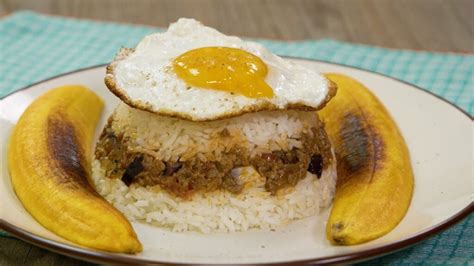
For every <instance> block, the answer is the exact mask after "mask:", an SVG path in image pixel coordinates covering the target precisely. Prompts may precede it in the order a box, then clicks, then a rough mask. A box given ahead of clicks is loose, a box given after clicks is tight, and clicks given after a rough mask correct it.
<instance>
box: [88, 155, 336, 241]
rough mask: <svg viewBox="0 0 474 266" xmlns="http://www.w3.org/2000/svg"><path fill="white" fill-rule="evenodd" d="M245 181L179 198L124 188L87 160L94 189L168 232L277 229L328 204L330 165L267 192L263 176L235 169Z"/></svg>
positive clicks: (331, 187) (331, 182)
mask: <svg viewBox="0 0 474 266" xmlns="http://www.w3.org/2000/svg"><path fill="white" fill-rule="evenodd" d="M238 171H239V172H240V173H237V174H240V175H241V176H242V177H243V179H245V180H246V181H247V183H246V184H247V186H246V188H245V189H244V191H243V192H242V193H240V194H237V195H235V194H232V193H230V192H227V191H225V190H218V191H215V192H211V193H197V194H195V195H194V196H193V198H192V200H183V199H181V198H178V197H175V196H172V195H170V194H169V193H168V192H166V191H164V190H162V189H160V188H159V187H158V186H154V187H140V186H135V185H131V186H130V187H127V186H126V185H125V184H124V183H123V182H122V181H121V180H120V179H110V178H106V177H105V176H104V171H103V170H102V168H101V166H100V163H99V162H98V161H97V160H95V161H94V162H93V181H94V183H95V187H96V190H97V192H99V194H101V195H102V196H103V197H104V198H105V199H106V200H107V201H108V202H110V203H111V204H112V205H114V206H115V207H116V208H117V209H118V210H119V211H121V212H122V213H123V214H124V215H125V216H126V217H127V218H128V219H129V220H130V221H139V222H145V223H149V224H152V225H156V226H159V227H165V228H169V229H170V230H172V231H174V232H184V231H198V232H202V233H211V232H237V231H245V230H248V229H250V228H258V229H264V230H269V229H277V228H279V227H281V226H284V225H286V224H288V223H289V222H291V221H292V220H296V219H302V218H305V217H309V216H312V215H315V214H318V213H319V211H320V210H321V209H323V208H326V207H328V206H329V205H330V204H331V202H332V199H333V196H334V192H335V186H336V168H335V164H333V165H331V166H330V167H328V168H326V170H325V171H323V173H322V176H321V178H319V179H318V178H317V177H316V176H315V175H313V174H311V173H309V172H308V174H307V177H306V178H305V179H303V180H301V181H300V182H299V183H298V184H297V185H296V186H295V187H294V188H288V189H284V190H282V191H279V193H278V194H277V195H271V193H270V192H267V191H266V190H265V188H264V184H265V180H264V178H262V177H261V176H260V175H259V174H258V173H257V172H256V171H254V170H253V168H252V167H246V168H242V169H238Z"/></svg>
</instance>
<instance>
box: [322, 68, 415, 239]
mask: <svg viewBox="0 0 474 266" xmlns="http://www.w3.org/2000/svg"><path fill="white" fill-rule="evenodd" d="M327 77H328V79H330V80H331V81H333V82H335V83H336V84H337V87H338V92H337V95H336V97H334V98H333V99H332V100H331V102H329V104H328V105H327V106H326V107H325V108H324V109H323V110H321V111H320V112H319V114H320V115H321V117H322V119H323V121H324V122H325V126H326V131H327V133H328V135H329V138H330V140H331V141H332V143H333V146H334V149H335V152H336V156H337V159H338V163H337V164H338V180H337V186H336V195H335V198H334V203H333V207H332V210H331V214H330V217H329V221H328V223H327V227H326V235H327V238H328V239H329V241H330V242H331V243H332V244H336V245H354V244H359V243H363V242H367V241H370V240H373V239H375V238H378V237H381V236H383V235H385V234H387V233H388V232H390V231H391V230H392V229H393V228H395V226H396V225H397V224H398V223H399V222H400V221H401V219H402V218H403V217H404V216H405V213H406V211H407V209H408V206H409V205H410V201H411V197H412V194H413V172H412V168H411V164H410V157H409V153H408V149H407V146H406V144H405V141H404V140H403V137H402V135H401V133H400V131H399V129H398V128H397V125H396V124H395V122H394V121H393V120H392V118H391V117H390V115H389V113H388V112H387V110H386V109H385V107H384V106H383V104H382V103H381V102H380V101H379V100H378V99H377V98H376V97H375V96H374V95H373V94H372V93H371V92H370V91H369V90H368V89H367V88H366V87H364V86H363V85H362V84H360V83H359V82H357V81H355V80H353V79H351V78H349V77H347V76H343V75H339V74H328V75H327Z"/></svg>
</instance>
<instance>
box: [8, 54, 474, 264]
mask: <svg viewBox="0 0 474 266" xmlns="http://www.w3.org/2000/svg"><path fill="white" fill-rule="evenodd" d="M283 57H285V58H289V59H296V60H302V61H310V62H320V63H325V64H330V65H331V64H332V65H337V66H343V67H348V68H352V69H356V70H361V71H364V72H368V73H371V74H375V75H379V76H382V77H384V78H388V79H391V80H394V81H397V82H401V83H403V84H405V85H408V86H410V87H412V88H413V89H417V90H420V91H423V92H425V93H427V94H428V95H431V96H434V97H435V98H437V99H438V100H441V101H443V102H445V103H447V104H448V105H450V106H451V107H454V108H455V109H457V110H458V111H460V112H461V113H462V114H463V115H465V116H466V117H467V118H468V119H469V120H471V121H473V120H474V119H473V117H472V116H471V115H470V114H469V113H468V112H467V111H465V110H464V109H462V108H461V107H459V106H457V105H455V104H454V103H452V102H451V101H449V100H447V99H445V98H443V97H441V96H440V95H437V94H435V93H433V92H431V91H429V90H427V89H424V88H421V87H419V86H417V85H415V84H412V83H409V82H407V81H404V80H400V79H398V78H394V77H391V76H388V75H385V74H382V73H379V72H374V71H370V70H366V69H363V68H360V67H354V66H350V65H346V64H341V63H334V62H330V61H326V60H316V59H308V58H302V57H292V56H283ZM105 66H107V64H99V65H93V66H89V67H85V68H80V69H76V70H72V71H69V72H65V73H62V74H59V75H56V76H53V77H50V78H47V79H43V80H40V81H37V82H35V83H32V84H30V85H27V86H25V87H23V88H20V89H18V90H15V91H12V92H10V93H8V94H6V95H4V96H2V97H0V101H1V100H3V99H5V98H7V97H9V96H12V95H14V94H15V93H18V92H21V91H24V90H27V89H31V88H32V87H35V86H37V85H39V84H42V83H45V82H48V81H50V80H53V79H57V78H60V77H63V76H67V75H71V74H76V73H79V72H83V71H87V70H91V69H96V68H103V67H105ZM472 212H474V203H473V202H471V203H470V204H468V205H467V206H466V207H464V208H463V209H462V210H461V211H459V212H457V213H456V214H454V215H453V216H451V217H449V218H448V219H446V220H444V221H442V222H440V223H438V224H436V225H434V226H431V227H430V228H427V229H425V230H423V231H420V232H418V233H417V234H415V235H413V236H411V237H409V238H406V239H403V240H400V241H395V242H393V243H390V244H387V245H383V246H379V247H375V248H371V249H368V250H363V251H357V252H349V253H345V254H341V255H334V256H326V257H320V258H312V259H304V260H292V261H281V262H272V263H258V264H269V265H281V264H285V265H286V264H300V263H318V264H334V263H347V262H356V261H362V260H368V259H371V258H375V257H378V256H382V255H386V254H389V253H393V252H396V251H399V250H401V249H404V248H408V247H410V246H412V245H414V244H416V243H419V242H421V241H423V240H425V239H427V238H428V237H431V236H433V235H435V234H437V233H439V232H441V231H444V230H446V229H447V228H449V227H451V226H452V225H454V224H456V223H458V222H460V221H461V220H463V219H464V218H466V217H467V216H468V215H469V214H470V213H472ZM0 229H2V230H4V231H6V232H8V233H9V234H11V235H13V236H15V237H17V238H19V239H21V240H23V241H26V242H28V243H30V244H33V245H36V246H39V247H41V248H45V249H47V250H50V251H52V252H56V253H59V254H62V255H66V256H70V257H74V258H77V259H82V260H88V261H93V262H100V263H134V264H136V263H140V264H162V263H169V262H166V261H157V260H150V259H142V258H138V257H135V258H134V257H130V256H129V255H127V256H124V255H122V254H119V253H110V252H105V251H100V250H92V249H88V248H85V247H79V246H73V245H70V244H66V243H62V242H59V241H55V240H51V239H47V238H44V237H42V236H39V235H37V234H34V233H31V232H29V231H26V230H24V229H22V228H19V227H17V226H15V225H13V224H11V223H8V222H7V221H5V220H4V219H3V218H1V217H0ZM173 264H182V263H173ZM186 264H189V263H186ZM191 265H193V263H191Z"/></svg>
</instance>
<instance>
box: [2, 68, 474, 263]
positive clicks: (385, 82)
mask: <svg viewBox="0 0 474 266" xmlns="http://www.w3.org/2000/svg"><path fill="white" fill-rule="evenodd" d="M291 60H292V61H296V62H298V63H300V64H304V65H307V66H308V67H312V68H317V69H319V70H320V71H322V72H339V73H343V74H346V75H349V76H351V77H354V78H356V79H357V80H359V81H361V82H362V83H364V84H365V85H366V86H368V87H369V88H371V90H372V91H373V92H374V93H375V94H376V95H377V96H378V97H379V98H380V100H381V101H382V102H383V103H384V104H385V105H386V107H387V108H388V110H389V111H390V113H391V114H392V116H393V118H394V119H395V120H396V122H397V123H398V126H399V127H400V129H401V131H402V133H403V135H404V137H405V139H406V142H407V144H408V147H409V150H410V154H411V159H412V165H413V170H414V174H415V191H414V196H413V200H412V203H411V206H410V208H409V210H408V213H407V215H406V217H405V218H404V219H403V220H402V222H401V223H400V224H399V225H398V226H397V227H396V228H395V229H394V230H393V231H392V232H390V233H389V234H387V235H386V236H384V237H382V238H379V239H377V240H374V241H371V242H369V243H366V244H362V245H357V246H351V247H338V246H332V245H330V244H329V243H328V241H327V240H326V238H325V221H326V219H327V216H328V211H329V210H326V211H324V212H323V213H322V214H321V215H320V216H317V217H310V218H308V219H304V220H301V221H297V222H294V223H292V224H290V225H289V226H288V227H286V228H284V229H281V230H277V231H275V232H271V231H270V232H262V231H249V232H243V233H232V234H222V233H220V234H209V235H205V234H199V233H173V232H170V231H168V230H164V229H159V228H154V227H151V226H147V225H144V224H139V223H133V226H134V228H135V230H136V231H137V233H138V237H139V239H140V241H141V242H142V243H143V247H144V250H143V252H142V253H140V254H138V255H122V254H112V253H107V252H100V251H95V250H90V249H86V248H83V247H80V246H77V245H75V244H73V243H71V242H68V241H66V240H64V239H62V238H60V237H58V236H56V235H54V234H53V233H51V232H49V231H48V230H46V229H45V228H43V227H42V226H41V225H39V224H38V223H37V222H36V221H35V220H34V219H33V218H32V217H31V216H30V215H29V214H28V213H27V212H26V211H25V209H24V208H23V206H22V205H21V203H20V202H19V201H18V198H17V197H16V195H15V193H14V191H13V189H12V186H11V183H10V177H9V175H8V171H7V167H6V144H7V141H8V136H9V134H10V131H11V129H12V127H13V125H14V124H15V123H16V121H17V120H18V118H19V117H20V115H21V114H22V112H23V111H24V110H25V108H26V107H27V106H28V105H29V104H30V103H31V102H32V101H33V100H34V99H35V98H36V97H38V96H39V95H41V94H42V93H44V92H45V91H46V90H48V89H51V88H53V87H56V86H59V85H65V84H83V85H86V86H87V87H89V88H91V89H93V90H95V91H96V93H98V94H99V95H100V96H101V97H102V98H103V99H104V100H105V102H106V105H105V112H104V114H103V115H102V120H101V124H100V125H99V126H98V128H97V133H99V131H100V130H101V129H102V127H103V125H104V122H105V118H106V117H108V115H109V114H110V112H111V111H112V109H113V108H114V106H115V105H116V103H117V102H118V100H117V98H116V97H115V96H113V95H112V94H111V93H110V92H109V91H108V90H107V88H106V87H105V85H104V82H103V77H104V74H105V67H104V66H99V67H92V68H88V69H83V70H78V71H75V72H72V73H68V74H64V75H61V76H58V77H55V78H52V79H49V80H45V81H42V82H39V83H36V84H34V85H32V86H30V87H27V88H25V89H23V90H21V91H18V92H16V93H13V94H11V95H9V96H7V97H5V98H3V99H2V100H0V145H1V150H0V154H1V161H0V165H1V168H0V202H1V205H0V227H1V228H3V229H4V230H6V231H8V232H10V233H11V234H13V235H15V236H17V237H19V238H21V239H23V240H25V241H28V242H30V243H33V244H35V245H38V246H42V247H44V248H47V249H50V250H53V251H56V252H59V253H63V254H66V255H69V256H73V257H76V258H81V259H84V260H90V261H95V262H109V263H110V262H116V263H117V262H119V263H120V262H121V263H126V262H128V263H140V262H141V263H153V262H174V263H278V262H295V261H311V262H318V263H335V262H347V261H353V260H361V259H368V258H370V257H374V256H379V255H382V254H385V253H387V252H392V251H394V250H397V249H400V248H403V247H406V246H408V245H411V244H413V243H416V242H418V241H421V240H422V239H424V238H426V237H427V236H429V235H432V234H434V233H436V232H439V231H440V230H442V229H445V228H447V227H448V226H450V225H452V224H454V223H455V222H457V221H459V220H461V219H462V218H463V217H465V216H467V214H468V213H470V212H471V211H472V209H473V207H472V199H471V195H472V194H471V193H472V182H473V179H472V176H473V173H472V171H473V170H472V149H473V144H472V137H473V130H472V126H473V123H472V121H471V118H470V116H469V115H467V114H465V113H463V112H462V111H460V109H458V108H456V107H455V106H454V105H452V104H449V103H448V102H446V101H444V100H442V99H440V98H439V97H436V96H434V95H432V94H429V93H427V92H426V91H423V90H422V89H420V88H417V87H415V86H413V85H410V84H407V83H404V82H401V81H398V80H395V79H392V78H388V77H385V76H382V75H380V74H376V73H371V72H367V71H363V70H359V69H355V68H351V67H346V66H341V65H335V64H330V63H324V62H317V61H309V60H301V59H291Z"/></svg>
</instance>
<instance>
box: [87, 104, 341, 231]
mask: <svg viewBox="0 0 474 266" xmlns="http://www.w3.org/2000/svg"><path fill="white" fill-rule="evenodd" d="M96 158H97V161H96V162H95V165H94V172H95V183H96V187H97V189H98V191H99V193H100V194H102V195H103V196H104V197H106V199H107V200H108V201H110V202H111V203H112V204H114V206H115V207H117V208H118V209H119V210H121V211H122V212H123V213H124V214H125V215H126V216H127V217H128V218H129V219H131V220H141V221H145V222H148V223H152V224H156V225H159V226H162V227H163V226H164V227H169V228H171V229H172V230H174V231H187V230H196V231H201V232H206V233H207V232H212V231H224V232H233V231H242V230H247V229H249V228H263V229H269V228H277V227H279V226H281V225H285V224H287V223H288V222H289V221H291V220H294V219H300V218H304V217H308V216H311V215H314V214H316V213H318V212H319V209H320V208H324V207H326V206H328V205H329V204H330V202H331V200H332V197H333V194H334V189H335V180H336V170H335V159H334V156H333V153H332V150H331V148H330V144H329V142H328V141H327V136H326V134H325V132H324V130H323V125H322V123H320V121H319V119H318V116H317V114H316V112H303V111H271V112H270V111H268V112H257V113H249V114H245V115H242V116H239V117H233V118H229V119H223V120H216V121H209V122H192V121H187V120H181V119H177V118H172V117H167V116H160V115H157V114H151V113H148V112H146V111H141V110H137V109H134V108H131V107H129V106H128V105H126V104H123V103H121V104H119V106H118V107H117V109H116V110H115V112H114V113H113V114H112V115H111V117H110V118H109V121H108V124H107V125H106V127H105V128H104V131H103V133H102V136H101V138H100V140H99V143H98V145H97V148H96ZM307 170H309V171H307ZM311 172H313V173H311Z"/></svg>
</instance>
